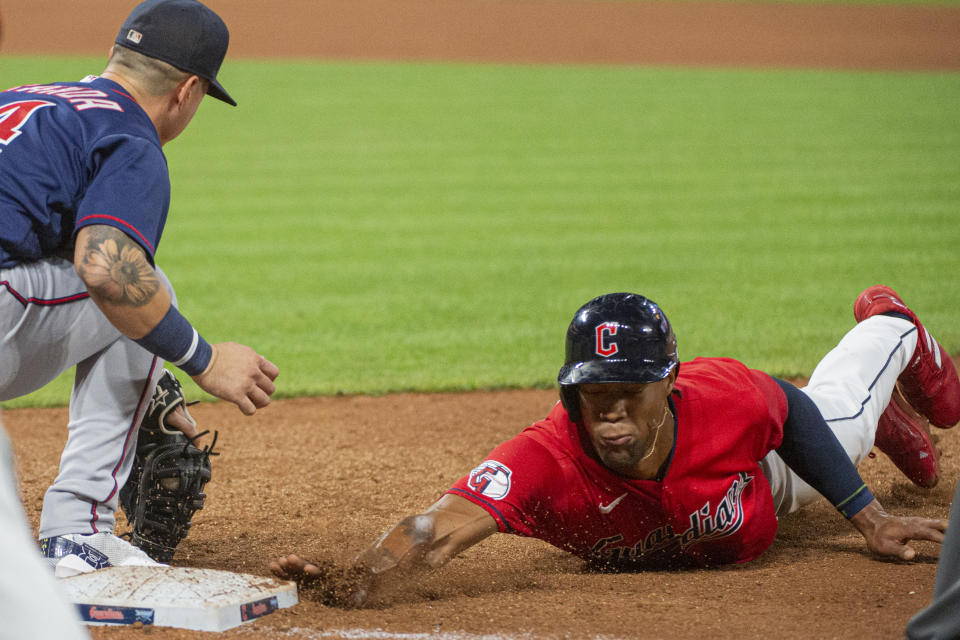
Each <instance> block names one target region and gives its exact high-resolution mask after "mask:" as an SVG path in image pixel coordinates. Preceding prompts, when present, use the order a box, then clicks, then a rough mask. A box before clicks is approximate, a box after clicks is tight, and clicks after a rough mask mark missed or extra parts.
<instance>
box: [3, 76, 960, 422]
mask: <svg viewBox="0 0 960 640" xmlns="http://www.w3.org/2000/svg"><path fill="white" fill-rule="evenodd" d="M101 68H102V61H100V60H77V59H45V60H39V61H36V60H32V59H26V58H23V59H19V58H10V57H6V58H4V59H3V60H2V64H0V82H2V83H3V84H4V85H5V86H9V85H13V84H18V83H23V82H28V81H52V80H59V79H72V78H78V77H80V76H82V75H84V74H85V73H88V72H98V71H99V70H100V69H101ZM221 79H222V81H223V83H224V84H225V86H226V87H227V88H228V90H229V91H230V92H231V94H232V95H233V96H234V97H235V98H236V99H237V100H238V102H239V103H240V106H239V107H238V108H236V109H231V108H230V107H228V106H226V105H224V104H222V103H219V102H217V101H214V100H207V101H205V102H204V104H203V105H202V106H201V109H200V111H199V113H198V115H197V118H196V120H195V121H194V123H193V125H191V127H190V128H189V129H188V130H187V131H186V133H185V134H184V135H183V136H181V138H179V139H178V140H176V141H174V142H172V143H171V144H170V145H168V147H167V155H168V158H169V161H170V167H171V175H172V179H173V185H174V190H173V206H172V208H171V212H170V218H169V220H168V224H167V230H166V233H165V234H164V238H163V242H162V244H161V245H160V247H159V251H158V263H159V264H160V265H161V266H162V267H163V268H164V269H165V271H166V272H167V274H168V275H169V276H170V277H171V279H172V280H173V282H174V283H175V285H176V287H177V293H178V295H179V298H180V303H181V309H182V310H183V311H184V313H185V314H186V315H187V316H188V317H189V318H190V319H191V320H192V321H193V322H194V323H195V325H196V326H197V327H198V328H199V329H200V331H201V332H202V333H203V334H204V335H205V336H206V337H207V338H208V339H209V340H211V341H222V340H234V341H239V342H244V343H247V344H251V345H254V346H255V347H256V348H258V349H260V350H261V351H262V352H263V353H264V354H266V355H267V356H268V357H270V358H271V359H272V360H274V361H275V362H276V363H277V364H278V365H279V366H280V368H281V372H282V373H281V378H280V379H279V380H278V385H279V387H278V388H279V391H278V394H279V395H280V396H298V395H312V394H332V393H340V392H344V393H384V392H390V391H397V390H454V389H473V388H497V387H526V386H548V385H551V384H552V383H553V381H554V380H555V375H556V371H557V369H558V368H559V366H560V364H561V362H562V358H563V337H564V332H565V330H566V326H567V324H568V322H569V320H570V318H571V316H572V314H573V312H574V311H575V309H576V308H577V307H578V306H579V305H580V304H581V303H583V302H585V301H586V300H587V299H589V298H591V297H592V296H594V295H597V294H600V293H605V292H609V291H617V290H631V291H637V292H641V293H644V294H647V295H648V296H650V297H651V298H653V299H654V300H656V301H658V302H659V303H661V305H662V306H663V308H664V309H665V310H666V312H667V313H668V315H669V317H670V319H671V320H672V322H673V324H674V326H675V329H676V332H677V335H678V338H679V341H680V350H681V357H682V358H692V357H694V356H696V355H731V356H735V357H738V358H740V359H742V360H744V361H745V362H747V363H749V364H750V365H752V366H756V367H758V368H763V369H765V370H768V371H770V372H772V373H775V374H779V375H784V376H803V375H807V374H809V373H810V371H811V370H812V369H813V366H814V365H815V364H816V362H817V360H818V358H819V357H820V356H821V355H822V354H823V353H825V352H826V351H827V350H828V349H829V348H830V347H831V346H832V345H833V344H835V343H836V341H837V340H838V339H839V338H840V336H841V335H842V334H843V333H844V332H845V331H846V330H847V329H849V328H850V327H851V326H852V324H853V315H852V311H851V307H852V303H853V300H854V298H855V296H856V295H857V293H858V292H859V291H860V290H861V289H863V288H864V287H866V286H868V285H870V284H873V283H875V282H883V283H887V284H890V285H892V286H894V287H895V288H897V289H898V290H900V292H901V293H902V295H903V296H904V297H905V299H906V300H907V302H908V303H910V304H911V305H912V306H914V307H915V308H916V309H917V310H918V311H919V313H920V314H921V317H922V318H923V319H924V320H925V322H926V323H927V324H928V326H929V327H930V328H931V329H932V331H933V333H934V335H935V336H936V337H937V338H938V339H940V341H941V342H942V343H943V344H944V345H945V346H947V348H948V349H949V350H950V351H952V352H954V353H956V352H958V351H960V257H958V251H960V109H958V108H957V105H958V104H960V74H941V73H843V72H818V71H757V72H750V71H724V70H665V69H646V68H627V67H618V68H594V67H526V66H515V67H513V66H480V65H476V66H475V65H452V64H450V65H442V64H435V65H428V64H372V63H371V64H345V63H344V64H324V63H265V62H228V64H227V66H226V67H225V68H224V70H223V72H222V73H221ZM68 386H69V380H68V379H61V380H59V381H57V382H56V383H55V384H54V385H52V386H50V387H49V388H48V389H46V390H44V391H42V392H40V393H37V394H34V395H32V396H29V397H27V398H25V399H21V400H18V401H14V402H10V403H7V404H6V405H5V406H8V407H15V406H26V405H36V404H63V403H64V402H65V401H66V400H67V396H68ZM189 391H190V394H192V395H193V396H194V397H199V395H200V394H199V391H198V390H197V389H196V388H195V387H190V389H189Z"/></svg>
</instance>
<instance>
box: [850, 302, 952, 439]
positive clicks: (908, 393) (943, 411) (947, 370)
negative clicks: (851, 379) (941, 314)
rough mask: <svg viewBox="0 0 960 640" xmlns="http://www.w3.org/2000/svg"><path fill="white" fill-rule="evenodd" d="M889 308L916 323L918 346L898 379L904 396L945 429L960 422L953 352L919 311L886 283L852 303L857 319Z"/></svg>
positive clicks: (935, 423) (920, 411)
mask: <svg viewBox="0 0 960 640" xmlns="http://www.w3.org/2000/svg"><path fill="white" fill-rule="evenodd" d="M888 311H896V312H899V313H902V314H904V315H905V316H907V317H909V318H910V319H911V320H912V321H913V324H914V325H915V326H916V327H917V348H916V350H915V351H914V352H913V356H912V357H911V358H910V363H909V364H907V368H906V369H904V370H903V373H901V374H900V377H899V378H898V379H897V382H898V383H899V385H900V391H901V393H903V397H904V399H906V401H907V402H908V403H910V406H911V407H913V408H914V409H916V410H917V412H918V413H920V414H921V415H922V416H924V417H925V418H926V419H927V420H929V421H930V424H932V425H934V426H936V427H941V428H944V429H946V428H949V427H952V426H954V425H955V424H957V423H958V422H960V378H958V377H957V369H956V367H954V365H953V360H951V359H950V355H949V354H948V353H947V352H946V351H945V350H944V349H943V347H941V346H940V345H939V344H937V341H936V340H934V339H933V336H931V335H930V334H929V333H928V332H927V330H926V329H924V328H923V325H922V324H921V323H920V320H919V319H918V318H917V314H915V313H914V312H913V311H912V310H911V309H910V308H909V307H907V305H905V304H904V303H903V300H901V299H900V296H899V295H898V294H897V292H896V291H894V290H893V289H891V288H890V287H885V286H883V285H875V286H872V287H869V288H867V289H865V290H864V291H863V292H862V293H861V294H860V295H859V296H857V301H856V302H855V303H854V304H853V315H854V317H855V318H856V319H857V322H862V321H863V320H865V319H866V318H869V317H871V316H875V315H879V314H881V313H886V312H888Z"/></svg>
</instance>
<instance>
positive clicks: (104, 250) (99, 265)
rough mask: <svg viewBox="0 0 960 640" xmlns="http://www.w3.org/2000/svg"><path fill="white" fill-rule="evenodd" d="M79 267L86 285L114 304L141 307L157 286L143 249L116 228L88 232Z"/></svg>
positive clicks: (155, 275) (158, 282)
mask: <svg viewBox="0 0 960 640" xmlns="http://www.w3.org/2000/svg"><path fill="white" fill-rule="evenodd" d="M80 268H81V275H82V276H83V278H84V279H85V280H86V281H87V283H88V285H89V286H90V287H91V288H94V289H97V291H98V293H99V294H100V295H101V296H103V297H104V298H106V299H107V300H109V301H110V302H112V303H113V304H118V305H127V306H134V307H142V306H144V305H146V304H148V303H149V302H150V300H152V299H153V296H154V294H156V292H157V290H158V289H159V287H160V281H159V280H158V278H157V274H156V272H155V271H154V270H153V267H152V266H150V263H148V262H147V260H146V257H145V256H144V253H143V249H141V248H140V246H139V245H137V244H136V243H135V242H134V241H133V240H131V239H130V238H129V237H128V236H127V235H126V234H124V233H123V232H121V231H118V230H116V229H110V228H107V229H102V230H100V229H98V230H97V231H96V232H95V233H91V235H90V238H89V241H88V242H87V248H86V251H85V252H84V254H83V260H82V263H81V265H80Z"/></svg>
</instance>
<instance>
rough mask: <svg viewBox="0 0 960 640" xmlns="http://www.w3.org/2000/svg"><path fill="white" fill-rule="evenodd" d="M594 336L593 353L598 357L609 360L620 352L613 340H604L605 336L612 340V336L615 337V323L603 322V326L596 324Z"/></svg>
mask: <svg viewBox="0 0 960 640" xmlns="http://www.w3.org/2000/svg"><path fill="white" fill-rule="evenodd" d="M596 334H597V345H596V348H595V349H594V351H596V352H597V355H598V356H603V357H604V358H609V357H610V356H612V355H613V354H615V353H616V352H617V351H619V350H620V347H618V346H617V343H616V341H615V340H612V339H611V340H606V338H607V336H610V337H611V338H612V337H613V336H615V335H617V323H616V322H604V323H603V324H598V325H597V328H596Z"/></svg>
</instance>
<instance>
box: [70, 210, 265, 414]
mask: <svg viewBox="0 0 960 640" xmlns="http://www.w3.org/2000/svg"><path fill="white" fill-rule="evenodd" d="M73 264H74V268H75V269H76V271H77V274H78V275H79V276H80V278H81V279H82V280H83V282H84V284H85V285H86V287H87V291H88V292H89V293H90V299H91V300H93V301H94V303H95V304H96V305H97V307H99V308H100V310H101V311H102V312H103V314H104V315H105V316H106V317H107V319H108V320H109V321H110V322H111V323H112V324H113V326H115V327H116V328H117V329H118V330H119V331H120V332H121V333H123V334H124V335H125V336H127V337H128V338H130V339H132V340H136V341H137V342H139V343H140V344H141V345H143V346H144V347H145V348H147V349H148V350H150V351H151V352H152V353H154V354H156V355H158V356H160V357H161V358H164V359H165V360H168V361H173V358H171V356H170V354H169V353H165V350H166V349H167V347H169V345H170V343H171V342H176V341H177V340H180V341H181V342H183V341H185V344H186V345H187V347H189V346H190V345H191V339H192V344H193V345H194V346H195V345H196V341H197V335H198V334H196V332H195V331H193V328H192V327H191V326H190V324H189V323H188V322H187V321H186V319H185V318H183V317H182V316H180V315H179V312H177V311H176V310H175V309H172V308H171V299H170V293H169V292H168V291H167V289H166V287H164V286H163V283H162V282H161V279H160V277H159V276H158V275H157V272H156V270H155V269H154V268H153V265H151V264H150V261H149V260H148V259H147V254H146V253H145V252H144V250H143V248H142V247H141V246H140V245H139V244H137V243H136V242H134V241H133V239H132V238H130V237H129V236H128V235H127V234H125V233H124V232H123V231H121V230H119V229H117V228H115V227H111V226H109V225H90V226H87V227H83V228H82V229H80V231H79V232H77V238H76V247H75V250H74V259H73ZM161 325H162V326H161ZM184 332H188V334H184ZM181 334H184V335H181ZM204 344H205V343H204ZM183 350H186V349H183ZM209 353H210V359H209V361H208V362H205V363H203V364H199V365H196V370H192V369H191V368H190V367H191V364H193V363H192V362H182V363H176V362H175V363H176V364H178V366H180V367H181V368H182V369H184V371H186V372H187V373H188V374H190V375H191V376H192V377H193V379H194V380H195V381H196V383H197V384H198V385H199V386H200V387H201V388H202V389H203V390H204V391H206V392H208V393H210V394H212V395H214V396H216V397H218V398H220V399H222V400H228V401H230V402H233V403H234V404H236V405H237V406H238V407H239V408H240V410H241V411H243V413H245V414H247V415H252V414H253V413H254V412H256V410H257V409H258V408H261V407H265V406H266V405H267V404H269V403H270V395H271V394H273V392H274V390H275V387H274V384H273V381H274V380H275V379H276V377H277V375H278V374H279V370H278V369H277V366H276V365H274V364H273V363H272V362H270V361H269V360H267V359H266V358H264V357H263V356H261V355H259V354H258V353H257V352H256V351H254V350H253V349H251V348H250V347H247V346H245V345H241V344H236V343H233V342H222V343H218V344H214V345H211V346H210V351H209Z"/></svg>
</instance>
